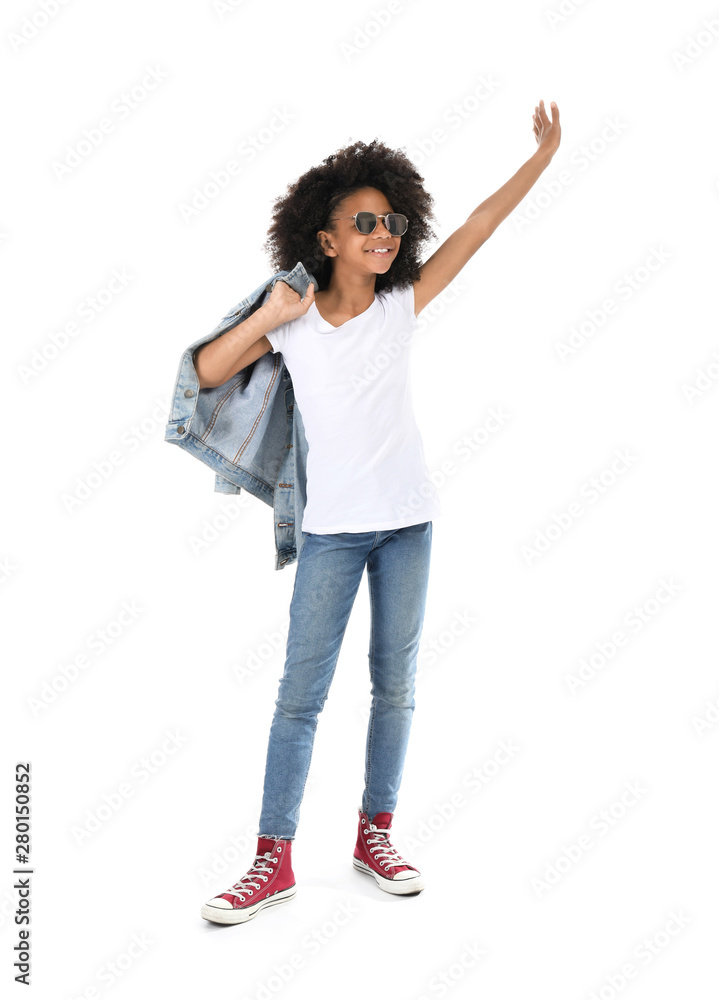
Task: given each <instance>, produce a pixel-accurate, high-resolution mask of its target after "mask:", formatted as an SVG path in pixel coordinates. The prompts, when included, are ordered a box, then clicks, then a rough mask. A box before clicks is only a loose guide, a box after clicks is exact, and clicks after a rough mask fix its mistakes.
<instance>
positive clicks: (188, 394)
mask: <svg viewBox="0 0 719 1000" xmlns="http://www.w3.org/2000/svg"><path fill="white" fill-rule="evenodd" d="M185 395H186V396H187V398H188V399H189V398H190V396H194V395H195V390H194V389H185Z"/></svg>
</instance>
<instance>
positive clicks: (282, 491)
mask: <svg viewBox="0 0 719 1000" xmlns="http://www.w3.org/2000/svg"><path fill="white" fill-rule="evenodd" d="M278 280H282V281H286V282H287V284H288V285H289V286H290V288H293V289H294V290H295V291H296V292H298V293H299V294H300V295H301V296H302V298H304V297H305V294H306V292H307V288H308V286H309V283H310V282H311V281H312V282H314V287H315V289H316V288H317V280H316V279H315V277H314V276H313V275H312V274H310V273H309V272H308V271H306V270H305V268H304V266H303V264H302V262H301V261H298V263H297V264H296V265H295V266H294V267H293V268H292V270H291V271H277V273H276V274H273V275H272V277H271V278H269V279H268V280H267V281H265V282H263V283H262V284H261V285H260V286H259V287H258V288H256V289H255V290H254V292H252V293H251V294H250V295H249V296H248V297H247V298H246V299H242V301H241V302H239V303H238V305H236V306H235V307H234V308H233V309H231V310H230V312H228V313H227V315H226V316H225V317H224V319H222V320H221V322H220V323H219V324H218V325H217V326H216V327H215V329H214V330H213V331H212V333H209V334H207V335H206V336H205V337H202V338H201V339H200V340H197V341H195V343H194V344H191V345H190V346H189V347H188V348H187V350H186V351H185V352H184V354H183V355H182V358H181V360H180V366H179V368H178V371H177V378H176V379H175V387H174V390H173V393H172V408H171V410H170V415H169V420H168V423H167V426H166V429H165V441H169V443H170V444H176V445H179V446H180V447H181V448H184V449H185V450H186V451H188V452H189V453H190V454H191V455H194V456H195V458H199V460H200V461H201V462H204V463H205V465H209V466H210V468H211V469H213V470H214V473H215V492H217V493H239V492H240V491H241V489H242V487H244V488H245V489H246V490H247V492H248V493H251V494H252V495H253V496H256V497H259V499H260V500H264V502H265V503H266V504H270V505H271V506H272V508H273V510H274V521H275V569H276V570H278V569H282V568H283V567H284V566H287V565H288V564H289V563H293V562H295V561H296V560H297V559H298V557H299V554H300V550H301V548H302V532H301V530H300V528H301V525H302V515H303V513H304V509H305V504H306V502H307V439H306V437H305V429H304V425H303V423H302V415H301V414H300V411H299V408H298V407H296V406H295V393H294V388H293V386H292V379H291V377H290V373H289V371H288V370H287V367H286V366H285V362H284V358H283V356H282V354H281V353H280V352H277V353H276V354H273V353H272V352H271V351H268V352H267V353H266V354H263V355H262V357H261V358H258V359H257V360H256V361H253V362H252V363H251V364H249V365H247V367H245V368H243V369H242V370H241V371H239V372H237V374H235V375H233V376H232V377H231V378H229V379H227V381H226V382H223V384H222V385H218V386H213V387H211V388H205V389H200V387H199V379H198V377H197V372H196V371H195V365H194V354H195V351H197V350H198V348H200V347H201V346H202V345H203V344H207V343H209V341H211V340H215V339H216V338H217V337H219V336H220V335H221V334H223V333H225V332H226V331H227V330H229V329H230V328H231V327H233V326H236V325H237V324H238V322H242V321H243V320H245V319H247V317H248V316H250V315H251V314H252V313H253V312H255V310H256V309H259V308H260V306H262V305H264V303H265V302H266V301H267V299H268V298H269V296H270V293H271V291H272V289H273V288H274V285H275V282H276V281H278ZM238 317H239V320H238Z"/></svg>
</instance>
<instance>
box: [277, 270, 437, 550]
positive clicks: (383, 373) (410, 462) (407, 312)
mask: <svg viewBox="0 0 719 1000" xmlns="http://www.w3.org/2000/svg"><path fill="white" fill-rule="evenodd" d="M418 326H419V321H418V320H417V318H416V316H415V314H414V288H413V287H412V285H408V286H406V287H405V288H402V289H400V288H397V287H395V288H393V289H391V290H390V291H386V290H385V291H383V292H380V293H375V297H374V301H373V303H372V305H370V306H369V308H367V309H365V311H364V312H363V313H360V315H359V316H353V317H352V319H349V320H347V321H346V322H345V323H342V325H341V326H338V327H334V326H332V324H331V323H328V322H327V321H326V320H324V319H322V316H321V315H320V312H319V310H318V309H317V306H316V304H315V303H314V302H313V303H312V305H311V306H310V308H309V309H308V310H307V312H306V313H305V314H304V315H303V316H299V317H298V318H297V319H294V320H289V321H288V322H287V323H283V324H282V325H281V326H278V327H276V328H275V329H274V330H272V331H270V333H268V334H267V339H268V340H269V342H270V344H271V345H272V351H273V353H275V354H276V353H277V352H278V351H279V352H281V353H282V355H283V357H284V361H285V364H286V365H287V369H288V371H289V373H290V376H291V378H292V384H293V386H294V391H295V402H296V404H297V406H298V407H299V410H300V413H301V416H302V421H303V423H304V428H305V436H306V438H307V445H308V452H307V503H306V506H305V510H304V516H303V518H302V530H303V531H307V532H315V533H321V534H336V533H338V532H341V531H377V530H381V529H386V528H401V527H404V526H406V525H410V524H421V523H422V522H424V521H431V520H432V519H433V518H434V517H436V516H438V515H440V514H441V513H442V509H441V506H440V503H439V496H438V495H437V490H436V488H435V486H434V484H433V483H432V481H431V479H430V476H429V470H428V469H427V464H426V461H425V456H424V447H423V444H422V437H421V434H420V431H419V428H418V426H417V424H416V422H415V417H414V409H413V402H412V390H411V385H410V345H411V343H412V341H413V339H414V332H415V330H416V329H417V327H418Z"/></svg>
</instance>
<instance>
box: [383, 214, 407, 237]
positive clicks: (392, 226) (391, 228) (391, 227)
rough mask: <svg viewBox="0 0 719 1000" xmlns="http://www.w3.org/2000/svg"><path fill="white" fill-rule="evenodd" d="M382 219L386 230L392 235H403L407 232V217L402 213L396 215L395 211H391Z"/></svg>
mask: <svg viewBox="0 0 719 1000" xmlns="http://www.w3.org/2000/svg"><path fill="white" fill-rule="evenodd" d="M384 221H385V223H386V225H387V230H388V232H389V233H390V234H391V235H392V236H404V234H405V233H406V232H407V217H406V216H404V215H398V214H397V213H396V212H393V213H391V214H390V215H388V216H387V218H386V219H385V220H384Z"/></svg>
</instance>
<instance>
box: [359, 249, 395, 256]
mask: <svg viewBox="0 0 719 1000" xmlns="http://www.w3.org/2000/svg"><path fill="white" fill-rule="evenodd" d="M391 252H392V250H391V248H390V247H384V248H378V249H377V250H365V253H376V254H378V255H379V256H380V257H386V256H387V254H389V253H391Z"/></svg>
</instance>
